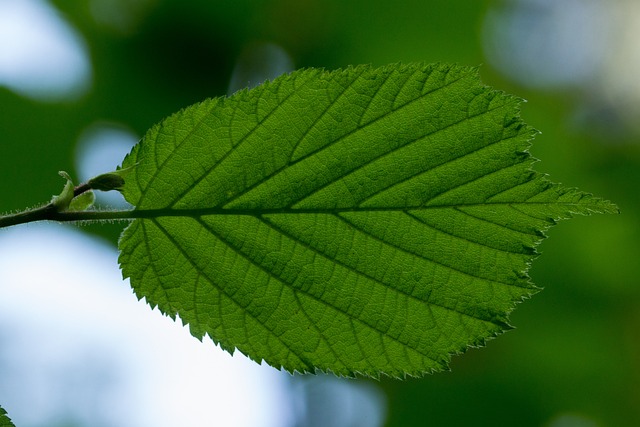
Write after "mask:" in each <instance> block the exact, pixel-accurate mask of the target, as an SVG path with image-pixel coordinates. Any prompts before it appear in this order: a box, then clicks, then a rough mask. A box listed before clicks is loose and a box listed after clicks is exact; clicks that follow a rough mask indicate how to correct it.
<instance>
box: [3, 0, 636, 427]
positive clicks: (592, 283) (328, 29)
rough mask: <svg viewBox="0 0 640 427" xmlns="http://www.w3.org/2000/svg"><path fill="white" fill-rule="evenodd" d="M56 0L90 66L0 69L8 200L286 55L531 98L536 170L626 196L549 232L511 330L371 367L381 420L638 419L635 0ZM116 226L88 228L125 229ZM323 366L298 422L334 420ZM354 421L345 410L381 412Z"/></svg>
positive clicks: (38, 197) (280, 63) (47, 192)
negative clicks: (55, 86) (97, 139)
mask: <svg viewBox="0 0 640 427" xmlns="http://www.w3.org/2000/svg"><path fill="white" fill-rule="evenodd" d="M52 4H53V6H54V7H55V8H56V9H57V11H58V13H59V15H60V17H61V18H62V19H63V20H64V21H66V22H67V24H68V25H69V26H70V27H71V28H73V29H75V34H76V37H77V39H78V40H80V42H79V43H80V46H82V48H83V49H84V52H85V54H86V57H87V58H88V61H89V62H88V64H89V68H88V71H87V73H86V74H85V75H84V77H82V76H81V77H79V79H81V78H83V79H85V81H84V83H82V82H80V83H82V84H80V83H78V84H79V89H78V88H76V89H74V90H75V92H73V91H72V89H69V94H70V95H69V96H65V94H64V93H62V94H60V93H53V92H52V91H51V90H49V89H46V88H45V89H39V90H36V91H33V92H29V91H21V90H20V89H19V88H18V89H16V88H10V85H7V84H4V82H3V81H2V75H1V74H0V189H1V191H0V194H1V198H0V212H7V211H10V210H13V209H18V208H22V207H27V206H32V205H34V204H36V203H39V202H42V201H46V200H47V199H48V198H49V197H50V196H51V195H52V194H54V193H57V192H59V191H60V189H61V187H62V184H63V181H62V180H61V179H60V178H58V177H57V175H56V173H57V171H58V170H67V171H70V172H72V175H74V176H78V175H81V173H80V172H79V168H81V166H79V164H80V163H81V162H80V160H78V158H77V154H78V153H79V152H81V151H82V147H80V144H81V143H82V141H83V135H85V136H86V135H87V132H89V133H90V130H91V129H96V128H101V129H102V128H108V129H124V130H126V132H127V133H128V134H130V135H135V136H136V137H140V136H141V135H143V134H144V132H145V131H146V129H148V128H149V127H150V126H152V125H153V124H154V123H155V122H157V121H159V120H160V119H162V118H163V117H165V116H167V115H169V114H171V113H173V112H175V111H177V110H179V109H180V108H183V107H185V106H187V105H189V104H191V103H194V102H196V101H199V100H202V99H204V98H207V97H213V96H220V95H225V94H227V93H230V92H233V90H234V89H238V88H240V87H243V86H246V85H247V84H248V83H251V84H255V83H258V81H257V80H261V79H263V78H264V77H265V76H272V75H274V74H277V73H278V72H282V71H284V70H287V69H292V68H294V69H297V68H303V67H325V68H328V69H333V68H338V67H344V66H347V65H349V64H363V63H370V64H373V65H383V64H386V63H390V62H409V61H424V62H437V61H446V62H455V63H459V64H465V65H481V68H480V72H481V75H482V78H483V80H484V81H485V82H486V83H487V84H489V85H491V86H494V87H497V88H499V89H502V90H505V91H507V92H510V93H514V94H516V95H518V96H520V97H522V98H525V99H527V100H528V103H526V104H524V105H523V112H522V115H523V117H524V118H525V120H526V121H527V122H528V123H530V124H532V125H533V126H534V127H536V128H537V129H540V130H541V131H542V134H541V135H540V136H538V138H537V139H536V142H535V145H534V146H533V148H532V150H531V151H532V153H533V154H534V155H535V156H536V157H537V158H541V159H542V161H541V162H539V163H537V165H536V168H537V170H539V171H541V172H545V173H548V174H550V176H551V178H552V180H554V181H556V182H562V183H564V184H567V185H570V186H576V187H579V188H582V189H585V190H588V191H592V192H594V193H596V194H597V195H600V196H602V197H605V198H608V199H610V200H612V201H614V202H616V203H617V204H618V206H619V207H620V209H621V212H622V213H621V215H617V216H597V217H589V218H582V217H580V218H576V219H574V220H572V221H568V222H566V223H561V224H560V225H559V226H558V227H556V228H554V229H552V230H551V232H550V233H549V234H550V238H549V239H548V240H546V241H545V242H544V243H543V245H542V247H541V252H542V254H543V256H542V257H540V258H539V259H537V260H536V261H535V263H534V264H533V267H532V270H531V275H532V278H533V280H534V282H535V283H536V284H538V285H539V286H541V287H544V288H545V289H544V291H543V292H541V293H539V294H538V295H536V296H535V297H533V298H532V299H531V300H529V301H526V302H524V303H523V304H521V305H520V306H519V307H518V309H517V310H516V311H515V312H514V313H513V315H512V317H511V320H512V323H513V324H514V325H515V326H516V327H517V329H516V330H515V331H511V332H509V333H507V334H505V335H503V336H501V337H499V338H498V339H496V340H494V341H491V342H489V343H488V345H487V347H486V348H483V349H473V350H470V351H469V352H468V353H467V354H466V355H464V356H458V357H455V358H454V359H453V362H452V366H451V368H452V369H451V372H447V373H441V374H436V375H433V376H427V377H425V378H420V379H408V380H406V381H394V380H388V379H383V380H381V381H379V382H371V383H372V384H373V387H376V388H379V389H380V390H382V392H383V394H382V396H384V399H383V401H386V409H385V410H384V411H383V413H385V414H386V415H385V420H384V423H383V425H387V426H413V425H420V426H422V425H424V426H426V425H433V426H445V425H446V426H469V425H474V426H481V425H487V426H516V425H517V426H549V427H560V426H637V425H640V339H639V338H640V332H638V331H639V330H640V286H639V285H640V283H639V282H640V279H638V278H639V277H640V262H637V259H638V258H639V255H640V250H639V249H640V248H639V245H638V243H637V242H638V241H639V238H640V229H639V225H640V218H639V215H638V212H639V208H640V197H639V195H640V194H639V192H638V190H637V185H638V184H640V126H639V125H638V124H639V123H640V116H639V114H638V112H639V111H640V86H639V85H640V83H638V82H637V81H636V80H637V76H638V75H639V72H640V45H638V44H637V40H640V33H639V32H638V30H637V29H636V28H640V5H638V2H636V1H631V0H630V1H625V0H608V1H607V0H602V1H597V0H591V1H586V0H583V1H580V0H571V1H570V0H562V1H559V2H554V1H542V0H526V1H525V0H520V1H517V0H512V1H506V0H505V1H497V0H496V1H489V0H485V1H469V0H432V1H428V2H425V1H419V0H406V1H403V2H391V1H382V0H368V1H363V0H352V1H338V0H271V1H268V0H254V1H248V0H236V1H211V0H194V1H177V0H136V1H126V0H77V1H62V0H57V1H53V2H52ZM0 34H1V33H0ZM5 43H6V41H4V40H0V52H2V50H1V49H2V45H3V44H5ZM71 92H73V93H71ZM88 130H89V131H88ZM113 166H114V167H115V166H116V163H114V164H113ZM96 172H104V171H96ZM121 228H122V226H119V225H108V226H93V227H87V228H84V229H85V230H86V231H87V232H90V233H96V234H98V235H100V236H102V237H103V238H104V239H106V240H108V241H110V242H112V243H113V244H114V245H115V243H116V241H117V237H118V233H119V232H120V230H121ZM634 260H636V261H634ZM265 369H269V368H265ZM314 381H315V382H322V381H323V379H322V377H318V378H316V379H314V378H311V379H310V378H301V377H293V378H292V379H291V383H292V385H291V387H292V391H293V392H295V393H294V394H295V396H296V397H295V398H296V399H298V400H299V401H300V402H303V405H306V406H305V408H306V409H305V410H302V411H300V415H299V419H298V420H296V422H295V423H296V425H297V426H300V427H301V426H314V425H328V424H326V420H327V418H322V417H326V416H327V414H329V413H331V412H332V411H334V409H332V407H331V402H330V400H327V399H325V401H323V400H322V399H323V398H327V393H324V394H323V393H322V392H318V390H319V389H321V387H320V386H319V385H318V384H315V383H314ZM341 381H342V380H341ZM344 381H348V380H344ZM358 381H361V382H368V381H366V380H358ZM323 396H324V397H323ZM323 402H324V403H323ZM0 403H1V402H0ZM379 405H385V404H384V403H379ZM319 417H320V418H319ZM323 419H324V420H325V421H322V420H323ZM361 421H362V423H351V424H348V425H363V426H364V425H370V424H365V423H364V421H363V420H361ZM335 425H338V423H337V422H336V424H335ZM340 425H342V424H340ZM374 425H375V424H374Z"/></svg>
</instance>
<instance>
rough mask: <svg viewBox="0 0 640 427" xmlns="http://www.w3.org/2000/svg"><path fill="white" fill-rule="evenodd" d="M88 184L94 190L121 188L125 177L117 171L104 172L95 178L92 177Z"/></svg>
mask: <svg viewBox="0 0 640 427" xmlns="http://www.w3.org/2000/svg"><path fill="white" fill-rule="evenodd" d="M87 184H89V187H91V188H93V189H94V190H100V191H111V190H120V189H121V188H122V186H123V185H124V178H123V177H121V176H120V175H118V174H117V172H109V173H103V174H102V175H98V176H96V177H95V178H91V179H90V180H89V181H88V182H87Z"/></svg>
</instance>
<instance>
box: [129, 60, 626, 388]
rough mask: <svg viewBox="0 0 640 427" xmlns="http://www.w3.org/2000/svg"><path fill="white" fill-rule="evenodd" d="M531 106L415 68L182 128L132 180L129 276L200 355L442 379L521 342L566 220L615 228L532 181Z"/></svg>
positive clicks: (275, 86)
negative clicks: (543, 263) (464, 355)
mask: <svg viewBox="0 0 640 427" xmlns="http://www.w3.org/2000/svg"><path fill="white" fill-rule="evenodd" d="M519 102H520V100H519V99H517V98H515V97H512V96H509V95H505V94H503V93H500V92H497V91H493V90H491V89H489V88H487V87H485V86H483V85H482V84H480V82H479V79H478V77H477V71H476V70H475V69H471V68H465V67H456V66H446V65H432V66H424V65H420V64H410V65H406V66H401V65H394V66H387V67H383V68H380V69H372V68H370V67H356V68H350V69H347V70H343V71H337V72H332V73H326V72H322V71H318V70H306V71H301V72H297V73H293V74H291V75H289V76H284V77H281V78H279V79H276V80H275V81H273V82H271V83H267V84H265V85H262V86H260V87H258V88H256V89H253V90H251V91H244V92H241V93H239V94H236V95H234V96H233V97H231V98H225V99H215V100H209V101H205V102H203V103H201V104H197V105H195V106H192V107H190V108H188V109H185V110H183V111H182V112H180V113H178V114H176V115H174V116H172V117H170V118H168V119H166V120H165V121H164V122H162V123H161V124H160V125H158V126H156V127H154V128H152V129H151V130H150V131H149V133H148V134H147V135H146V136H145V138H144V140H143V141H142V142H141V143H140V144H139V145H137V146H136V147H135V148H134V149H133V151H132V153H131V154H130V155H129V156H128V157H127V158H126V159H125V161H124V162H123V168H125V167H131V168H132V172H131V178H132V179H131V180H130V179H129V178H128V179H127V182H126V183H125V185H124V188H123V193H124V194H125V197H126V198H127V200H128V201H129V202H130V203H132V204H134V205H136V209H139V210H141V211H143V210H155V211H154V212H157V215H156V216H155V217H154V218H148V219H138V220H135V221H134V223H133V224H132V225H131V226H130V227H128V228H127V230H125V232H124V234H123V237H122V239H121V242H120V247H121V251H122V253H121V257H120V262H121V266H122V269H123V274H124V275H125V277H130V278H131V284H132V287H133V288H134V291H135V292H136V294H137V295H138V297H139V298H142V297H145V298H146V299H147V301H148V302H149V303H150V304H151V305H152V306H155V305H157V306H158V307H159V308H160V309H161V311H162V312H164V313H165V314H168V315H170V316H172V317H175V316H179V317H180V318H181V319H182V320H183V322H185V323H188V324H189V325H190V328H191V332H192V334H193V335H195V336H196V337H198V338H202V337H203V336H204V335H205V334H208V335H209V336H211V337H212V338H213V339H214V341H215V342H217V343H219V344H220V345H221V346H222V347H223V348H225V349H227V350H229V351H231V352H233V350H234V349H235V348H238V349H240V351H242V352H243V353H245V354H247V355H249V356H250V357H251V358H253V359H255V360H257V361H260V360H265V361H266V362H267V363H269V364H271V365H273V366H276V367H283V368H284V369H286V370H288V371H300V372H314V371H315V370H316V369H320V370H324V371H332V372H334V373H336V374H339V375H354V374H357V373H361V374H365V375H372V376H377V375H379V373H385V374H387V375H390V376H394V377H402V376H405V375H421V374H423V373H425V372H432V371H437V370H442V369H444V368H445V367H446V364H447V362H448V360H449V358H450V355H451V354H456V353H459V352H462V351H464V350H465V349H466V348H468V347H469V346H478V345H482V344H483V343H484V342H485V340H486V339H488V338H491V337H494V336H496V335H498V334H500V333H501V332H503V331H504V330H506V329H508V328H509V325H508V314H509V312H510V311H511V310H512V309H513V307H514V305H515V303H517V302H518V301H521V300H522V299H523V298H526V297H528V296H530V295H531V294H532V293H534V292H535V291H536V288H535V286H534V285H533V284H532V283H531V282H530V280H529V277H528V275H527V270H528V266H529V264H530V262H531V260H532V259H533V257H534V256H535V254H536V252H535V247H536V246H537V245H538V244H539V242H540V241H541V240H542V238H543V237H544V234H543V233H544V231H545V230H546V229H547V228H548V227H550V226H551V225H553V224H554V223H555V220H557V219H561V218H566V217H570V216H571V215H572V214H574V213H580V214H588V213H591V212H610V211H614V210H615V209H616V208H615V206H614V205H612V204H610V203H608V202H604V201H601V200H599V199H596V198H593V197H591V196H588V195H585V194H584V193H580V192H578V191H576V190H571V189H564V188H562V187H559V186H557V185H553V184H550V183H549V182H548V181H547V180H546V178H545V177H544V176H543V175H540V174H537V173H536V172H533V171H532V170H531V164H532V162H533V159H532V158H531V157H530V156H529V154H528V152H527V148H528V146H529V144H530V140H531V139H532V138H533V136H534V135H535V133H536V131H535V130H534V129H532V128H530V127H528V126H527V125H525V124H524V123H523V122H522V121H521V120H520V119H519V116H518V104H519ZM134 166H135V167H134ZM443 325H444V326H443Z"/></svg>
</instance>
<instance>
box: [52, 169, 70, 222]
mask: <svg viewBox="0 0 640 427" xmlns="http://www.w3.org/2000/svg"><path fill="white" fill-rule="evenodd" d="M58 174H59V175H60V176H61V177H63V178H64V179H66V180H67V183H66V184H65V185H64V188H63V189H62V192H61V193H60V194H58V195H57V196H53V197H52V198H51V204H52V205H53V206H55V208H56V210H57V211H58V212H62V211H66V210H67V209H68V208H69V204H71V200H73V181H71V177H70V176H69V174H68V173H66V172H65V171H60V172H58Z"/></svg>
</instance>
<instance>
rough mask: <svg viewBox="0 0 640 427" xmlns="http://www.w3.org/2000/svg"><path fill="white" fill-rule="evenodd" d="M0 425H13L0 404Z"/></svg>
mask: <svg viewBox="0 0 640 427" xmlns="http://www.w3.org/2000/svg"><path fill="white" fill-rule="evenodd" d="M0 427H15V426H14V425H13V423H12V422H11V419H10V418H9V416H8V415H7V411H5V410H4V409H2V406H0Z"/></svg>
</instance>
